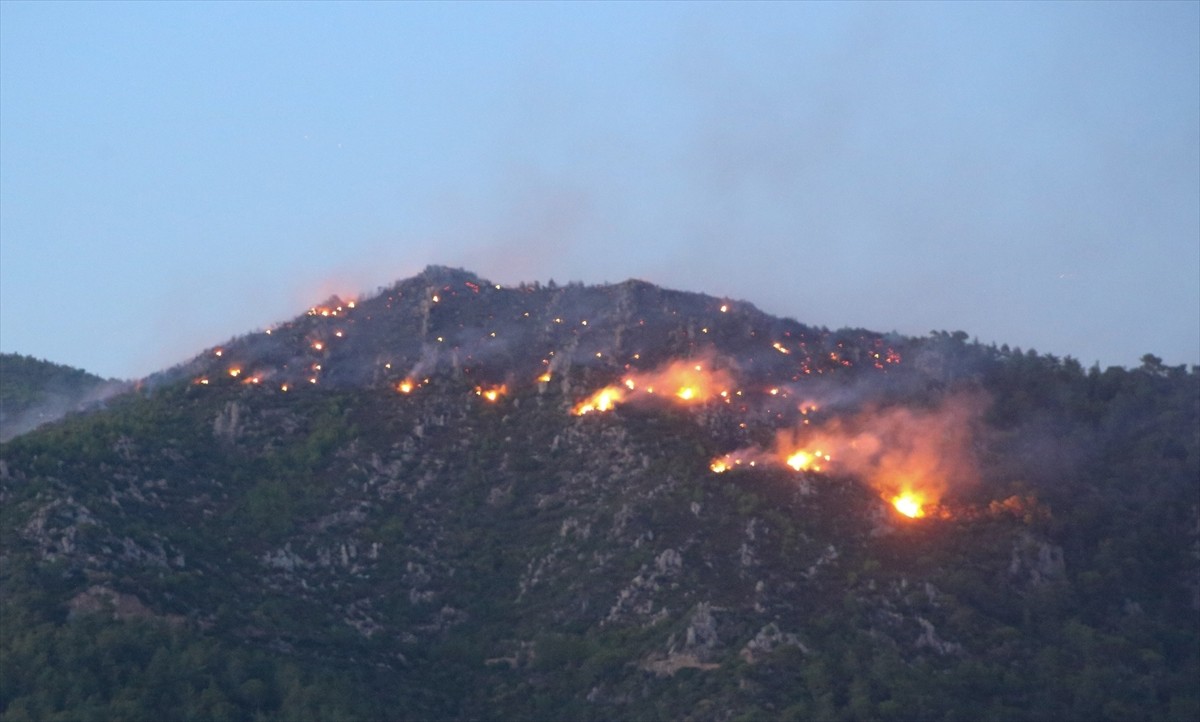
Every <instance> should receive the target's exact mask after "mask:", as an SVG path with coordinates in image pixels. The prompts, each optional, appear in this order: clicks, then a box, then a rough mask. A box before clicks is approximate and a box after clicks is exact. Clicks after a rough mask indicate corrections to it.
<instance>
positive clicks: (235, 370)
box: [229, 366, 242, 379]
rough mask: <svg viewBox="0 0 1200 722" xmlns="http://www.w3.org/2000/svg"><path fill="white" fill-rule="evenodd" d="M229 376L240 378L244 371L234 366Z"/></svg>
mask: <svg viewBox="0 0 1200 722" xmlns="http://www.w3.org/2000/svg"><path fill="white" fill-rule="evenodd" d="M229 375H230V376H232V377H233V378H235V379H236V378H237V377H238V376H241V375H242V370H241V369H240V368H238V367H237V366H234V367H233V368H231V369H229Z"/></svg>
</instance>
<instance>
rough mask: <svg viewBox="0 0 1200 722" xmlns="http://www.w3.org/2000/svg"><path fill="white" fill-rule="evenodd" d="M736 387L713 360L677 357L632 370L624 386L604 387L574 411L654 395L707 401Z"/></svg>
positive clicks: (578, 412) (689, 401)
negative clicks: (654, 366) (659, 364)
mask: <svg viewBox="0 0 1200 722" xmlns="http://www.w3.org/2000/svg"><path fill="white" fill-rule="evenodd" d="M732 387H733V376H732V375H731V374H730V373H729V372H728V371H726V370H724V369H720V368H713V366H712V364H711V363H709V362H700V363H697V362H695V361H673V362H671V363H669V364H667V365H666V366H663V367H660V368H658V369H655V370H653V371H644V372H635V373H632V374H630V375H628V376H626V377H625V378H624V379H622V380H621V386H607V387H605V388H603V389H600V390H599V391H597V392H595V393H594V394H592V395H591V396H589V397H588V398H586V399H584V400H583V401H582V402H580V403H579V404H577V405H576V406H575V408H574V410H573V413H574V414H575V415H576V416H582V415H584V414H588V413H591V412H593V411H608V410H610V409H612V408H613V407H615V406H616V405H617V404H619V403H628V402H632V401H635V400H637V399H639V398H645V397H646V396H651V395H653V396H658V397H664V398H670V399H672V400H674V401H676V402H678V403H684V404H703V403H705V402H707V401H709V400H711V399H713V398H714V397H720V398H728V396H729V393H730V392H729V389H730V388H732Z"/></svg>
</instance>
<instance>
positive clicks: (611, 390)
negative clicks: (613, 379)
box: [572, 386, 625, 416]
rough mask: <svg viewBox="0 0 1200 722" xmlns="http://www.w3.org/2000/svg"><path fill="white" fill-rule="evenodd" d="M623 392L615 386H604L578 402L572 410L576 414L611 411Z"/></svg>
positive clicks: (622, 396) (621, 397)
mask: <svg viewBox="0 0 1200 722" xmlns="http://www.w3.org/2000/svg"><path fill="white" fill-rule="evenodd" d="M624 397H625V394H624V392H623V391H621V389H619V388H617V387H616V386H606V387H604V388H602V389H600V390H599V391H597V392H596V393H594V394H592V395H591V396H589V397H588V398H587V399H585V400H584V401H582V402H580V403H579V404H578V405H577V406H576V407H575V408H574V409H573V411H572V413H574V414H575V415H576V416H583V415H584V414H590V413H592V412H593V411H611V410H612V408H613V407H614V406H616V405H617V404H618V403H619V402H620V401H621V400H622V399H624Z"/></svg>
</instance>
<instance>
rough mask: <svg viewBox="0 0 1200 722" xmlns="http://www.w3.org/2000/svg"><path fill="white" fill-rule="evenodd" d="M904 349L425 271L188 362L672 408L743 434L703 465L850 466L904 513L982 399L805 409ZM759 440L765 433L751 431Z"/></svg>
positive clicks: (279, 379)
mask: <svg viewBox="0 0 1200 722" xmlns="http://www.w3.org/2000/svg"><path fill="white" fill-rule="evenodd" d="M901 360H902V352H901V350H900V349H898V348H897V347H896V341H895V340H888V339H885V338H884V337H882V336H879V335H878V334H869V333H866V332H851V333H845V332H843V333H838V334H833V333H831V332H829V331H828V330H825V329H815V328H811V327H807V326H804V325H801V324H798V323H796V322H794V321H790V320H786V319H784V320H780V319H773V318H771V317H768V316H765V315H764V314H761V313H760V312H758V311H757V310H756V309H754V308H753V307H752V306H749V304H744V303H738V304H734V303H731V302H729V301H727V300H722V299H713V298H710V297H705V296H700V295H696V294H683V293H678V292H670V291H663V290H662V289H657V288H655V287H653V286H650V285H649V284H643V283H639V282H628V283H625V284H620V285H618V286H606V287H583V286H568V287H566V288H558V287H542V286H539V285H537V284H534V285H524V284H523V285H521V286H518V287H515V288H505V287H502V286H500V285H497V284H492V283H489V282H486V281H484V280H482V279H479V278H477V277H475V276H473V275H471V274H466V273H464V272H461V271H452V270H449V269H430V270H429V271H427V272H426V274H423V275H422V276H420V277H417V278H414V279H410V280H409V281H405V282H402V283H400V284H397V285H396V286H394V287H392V288H390V289H386V290H383V291H381V292H380V293H379V294H378V295H375V296H368V297H363V298H357V299H354V300H350V299H342V298H338V297H333V298H330V299H329V300H327V301H326V302H324V303H322V304H319V305H314V306H312V307H311V308H309V309H308V311H307V312H306V313H305V314H304V315H303V316H301V317H299V318H297V319H295V320H293V321H290V322H286V323H282V324H277V325H274V326H272V327H271V328H269V329H267V330H266V331H265V332H263V333H261V334H258V335H254V336H251V337H247V338H245V339H241V340H238V341H235V342H231V343H228V344H224V345H222V346H221V347H218V348H215V349H213V350H212V351H211V352H210V353H209V354H208V355H206V356H203V357H201V358H200V359H198V360H197V361H196V362H193V364H192V367H193V369H194V375H193V377H192V381H193V383H194V384H196V385H197V386H199V387H203V388H214V389H215V388H217V387H219V386H221V385H223V384H228V383H231V382H232V383H238V384H241V385H243V386H245V387H254V388H256V389H259V390H261V391H262V392H276V393H284V392H298V391H300V390H303V389H318V388H319V387H320V386H321V385H322V384H324V383H326V382H331V383H334V384H335V385H345V384H346V383H354V384H356V385H358V384H363V383H366V384H368V385H372V386H374V385H382V386H384V387H385V388H387V389H389V390H390V392H391V393H394V394H397V393H398V394H399V395H400V396H401V397H404V396H410V395H412V394H413V393H414V392H415V391H416V390H417V389H424V390H430V389H435V388H436V387H437V386H438V385H439V384H444V383H446V382H448V381H450V380H453V379H456V378H458V379H462V380H464V381H467V382H469V383H471V385H472V388H473V389H474V391H473V393H474V395H475V396H476V397H478V398H479V399H480V400H482V401H484V402H487V403H489V404H500V403H502V402H505V401H506V399H508V398H510V397H512V396H513V395H514V394H519V393H521V391H522V390H536V392H537V393H538V394H539V395H541V394H544V393H546V392H547V391H548V389H549V388H550V387H551V385H552V384H554V385H556V387H557V388H561V390H563V391H566V390H567V389H570V391H571V395H572V396H574V398H575V400H574V401H573V402H572V403H571V405H570V407H569V408H568V409H566V411H568V412H569V413H571V414H574V415H577V416H586V415H590V414H603V413H605V412H609V411H612V410H613V409H616V408H619V407H621V406H623V405H630V404H632V405H637V406H643V407H647V408H653V407H654V405H655V404H659V405H664V404H665V405H670V406H678V407H681V408H684V409H692V410H695V411H696V412H697V413H698V414H700V415H701V416H698V418H704V419H707V420H708V421H705V423H710V422H711V423H715V422H714V421H713V419H715V418H720V419H724V420H726V421H725V422H723V423H726V424H727V425H728V427H729V428H730V429H731V433H732V436H733V439H734V440H741V441H742V444H741V445H740V446H739V447H738V448H737V449H736V450H734V451H731V452H728V453H726V454H723V455H721V456H720V457H719V458H717V459H715V460H712V461H711V462H710V467H711V468H712V470H713V471H716V472H721V471H725V470H728V469H733V468H738V467H764V466H765V467H769V466H779V467H786V468H790V469H792V470H794V471H795V472H797V473H806V474H825V475H838V476H848V477H854V478H857V479H859V480H861V481H862V482H863V483H865V484H867V485H869V486H870V487H871V488H872V489H874V490H875V491H876V493H878V494H879V495H880V496H881V497H883V498H884V499H886V500H888V501H889V502H891V503H892V504H893V505H894V507H895V508H896V509H897V511H898V512H900V513H902V514H904V515H906V516H909V517H914V518H915V517H920V516H925V515H928V514H929V513H930V510H931V509H935V508H937V506H938V504H939V502H940V500H941V499H942V497H943V496H944V495H945V493H946V492H947V490H948V489H950V488H951V486H952V485H955V484H969V483H971V481H972V480H973V479H974V478H975V477H976V473H975V470H974V464H973V462H972V460H971V453H970V449H971V445H972V439H971V429H972V427H973V424H972V422H973V420H974V419H975V418H976V417H977V415H978V409H979V408H980V407H981V406H982V404H981V403H980V402H979V400H978V399H971V400H967V399H966V398H965V397H963V398H958V397H956V398H953V399H949V400H947V401H945V402H944V403H942V404H941V405H939V406H938V407H937V408H932V409H931V408H921V407H915V408H908V407H906V406H905V405H904V404H903V403H892V404H889V405H887V406H884V405H879V404H871V403H866V404H865V405H863V406H862V408H861V409H859V410H857V411H854V412H853V413H834V412H833V410H831V407H829V406H828V405H827V404H824V403H822V402H820V399H821V398H822V397H824V396H827V395H829V394H834V395H838V394H844V393H845V389H847V388H849V386H850V385H860V386H861V385H862V384H863V381H864V379H869V377H870V376H871V375H872V374H878V375H880V378H881V381H879V382H873V383H875V384H876V385H877V386H878V385H879V384H880V383H884V382H883V381H882V379H883V378H886V376H887V375H889V374H895V373H896V372H897V370H901V369H903V366H902V365H901ZM597 379H609V381H608V382H607V383H604V382H602V383H598V384H597V383H596V380H597ZM268 380H269V381H270V383H267V381H268ZM881 388H886V386H883V387H881ZM868 401H869V399H868ZM713 414H717V416H713ZM764 434H765V435H768V436H770V437H771V438H772V439H773V441H772V442H770V443H763V442H761V441H758V442H754V441H753V440H754V439H761V438H762V437H763V435H764ZM714 443H715V444H719V445H725V444H728V443H729V441H728V440H720V439H717V438H714Z"/></svg>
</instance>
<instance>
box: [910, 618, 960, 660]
mask: <svg viewBox="0 0 1200 722" xmlns="http://www.w3.org/2000/svg"><path fill="white" fill-rule="evenodd" d="M917 623H918V624H920V625H921V636H919V637H917V642H916V646H917V649H921V648H922V647H927V648H929V649H932V650H933V651H935V652H937V653H938V654H942V655H945V654H961V653H962V649H963V648H962V645H961V644H958V643H957V642H947V641H944V640H942V639H940V638H939V637H938V635H937V630H936V629H935V628H934V626H933V624H932V623H931V622H930V621H929V620H928V619H926V618H924V617H917Z"/></svg>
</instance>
